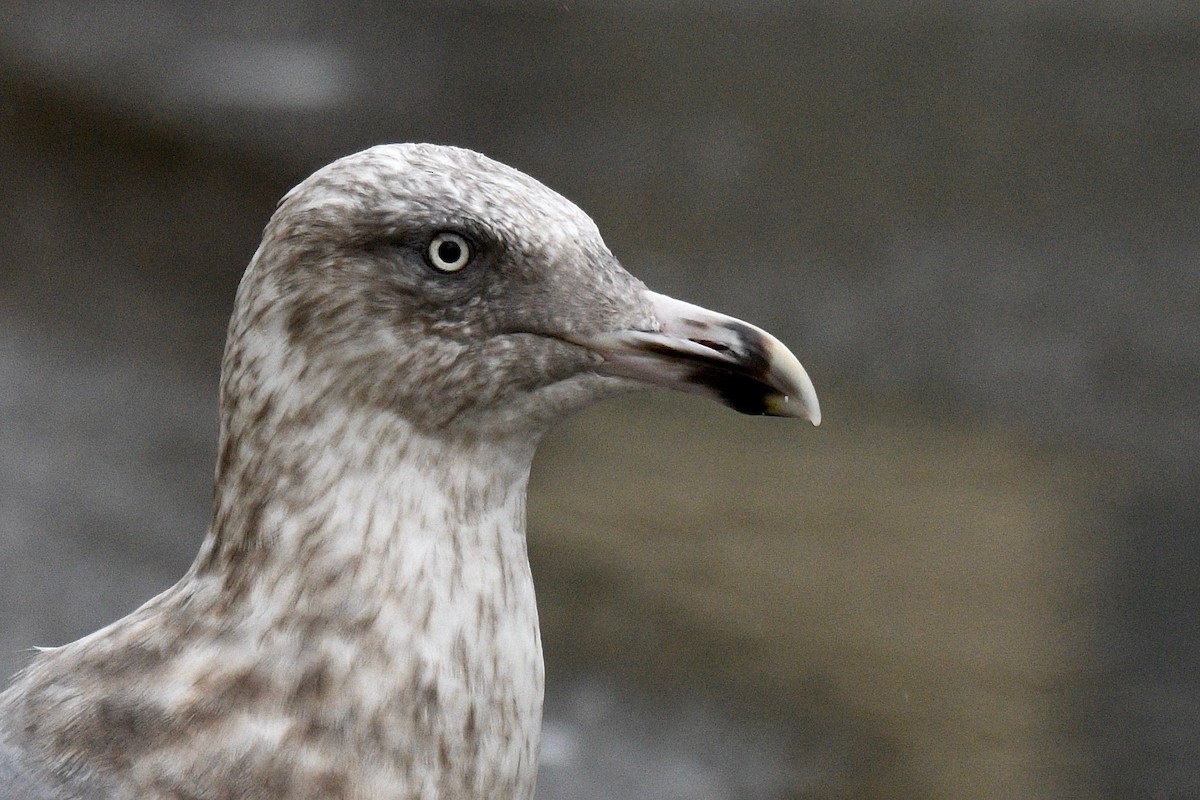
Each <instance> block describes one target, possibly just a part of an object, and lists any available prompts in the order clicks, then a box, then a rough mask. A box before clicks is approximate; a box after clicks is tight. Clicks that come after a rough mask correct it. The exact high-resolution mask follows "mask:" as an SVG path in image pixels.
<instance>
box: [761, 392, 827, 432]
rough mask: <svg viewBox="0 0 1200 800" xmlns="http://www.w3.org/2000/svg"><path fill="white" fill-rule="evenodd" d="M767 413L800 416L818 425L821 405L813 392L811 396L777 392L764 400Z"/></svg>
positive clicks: (774, 415) (776, 415)
mask: <svg viewBox="0 0 1200 800" xmlns="http://www.w3.org/2000/svg"><path fill="white" fill-rule="evenodd" d="M766 406H767V409H766V410H767V414H768V415H770V416H772V417H802V418H804V419H807V420H808V421H809V422H811V423H812V424H813V427H814V428H815V427H818V426H819V425H820V424H821V407H820V405H818V404H817V398H816V395H815V393H814V394H813V395H812V396H811V397H792V396H791V395H786V394H777V395H775V396H774V397H771V398H769V399H768V400H767V402H766Z"/></svg>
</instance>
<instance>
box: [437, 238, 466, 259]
mask: <svg viewBox="0 0 1200 800" xmlns="http://www.w3.org/2000/svg"><path fill="white" fill-rule="evenodd" d="M437 252H438V258H440V259H441V260H442V261H443V262H445V263H446V264H457V263H458V259H460V258H462V247H460V246H459V244H458V242H442V243H441V244H439V245H438V251H437Z"/></svg>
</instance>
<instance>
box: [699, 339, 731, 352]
mask: <svg viewBox="0 0 1200 800" xmlns="http://www.w3.org/2000/svg"><path fill="white" fill-rule="evenodd" d="M691 341H693V342H695V343H696V344H702V345H704V346H705V347H707V348H708V349H709V350H716V351H717V352H718V353H728V352H729V351H730V347H729V345H727V344H721V343H720V342H714V341H713V340H712V339H692V340H691Z"/></svg>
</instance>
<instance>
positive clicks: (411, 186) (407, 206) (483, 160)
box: [276, 144, 600, 249]
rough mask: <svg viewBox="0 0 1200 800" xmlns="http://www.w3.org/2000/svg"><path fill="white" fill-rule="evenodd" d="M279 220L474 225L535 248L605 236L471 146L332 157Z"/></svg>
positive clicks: (570, 206) (379, 149)
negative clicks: (336, 158)
mask: <svg viewBox="0 0 1200 800" xmlns="http://www.w3.org/2000/svg"><path fill="white" fill-rule="evenodd" d="M276 217H277V218H280V217H283V218H289V219H291V220H295V221H301V220H303V221H305V222H309V223H316V224H321V223H325V224H333V225H337V226H339V227H341V228H343V229H345V228H347V227H348V226H349V227H352V226H353V225H354V223H356V222H361V223H367V224H374V225H383V226H386V225H390V224H399V223H403V222H406V221H409V222H431V223H455V222H474V223H477V224H482V225H485V226H486V227H488V228H489V229H491V230H492V231H494V232H495V233H496V234H497V235H499V236H501V237H503V238H505V239H508V240H511V241H521V242H524V243H525V244H526V245H528V246H529V247H530V248H533V249H546V248H553V247H554V246H555V245H556V244H559V243H562V244H565V243H568V242H577V243H579V242H589V241H599V240H600V232H599V231H598V230H597V228H596V225H595V223H594V222H592V220H591V218H590V217H588V216H587V214H585V213H584V212H583V211H582V210H580V209H579V207H578V206H576V205H575V204H574V203H572V202H571V201H570V200H568V199H567V198H565V197H563V196H562V195H560V194H558V193H557V192H555V191H553V190H551V189H549V188H547V187H546V186H544V185H543V184H541V183H539V182H538V181H536V180H534V179H533V178H531V177H529V176H528V175H525V174H524V173H522V172H519V171H517V170H515V169H513V168H511V167H508V166H506V165H504V164H501V163H499V162H496V161H493V160H491V159H490V158H487V157H486V156H483V155H480V154H479V153H475V152H473V151H470V150H464V149H461V148H456V147H438V146H431V145H420V144H388V145H378V146H376V147H372V148H370V149H368V150H364V151H362V152H359V153H355V154H354V155H350V156H346V157H345V158H341V159H338V160H337V161H334V162H333V163H332V164H329V165H328V166H326V167H324V168H323V169H321V170H318V171H317V172H316V173H314V174H313V175H312V176H311V177H309V178H308V179H307V180H305V181H304V182H303V183H301V184H299V185H298V186H296V187H295V188H294V189H292V190H291V191H290V192H289V193H288V194H287V195H286V196H285V197H284V198H283V200H282V201H281V202H280V213H279V214H277V215H276Z"/></svg>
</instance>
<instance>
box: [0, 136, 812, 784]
mask: <svg viewBox="0 0 1200 800" xmlns="http://www.w3.org/2000/svg"><path fill="white" fill-rule="evenodd" d="M439 237H441V238H439ZM439 242H441V243H442V244H441V245H439V244H438V243H439ZM446 242H449V245H446V244H445V243H446ZM438 247H448V249H441V250H439V249H438ZM456 259H458V262H457V263H455V264H453V265H451V266H452V267H453V268H452V269H443V267H444V266H446V265H447V263H448V262H451V261H455V260H456ZM643 384H660V385H667V386H671V387H674V388H679V389H685V390H688V391H699V392H703V393H707V394H711V395H714V396H716V397H717V398H718V399H721V400H723V401H724V402H726V403H728V404H730V405H732V406H734V407H736V408H738V409H739V410H745V411H751V412H756V413H775V414H784V415H803V416H809V417H810V418H812V419H813V420H814V421H816V420H817V419H818V415H819V412H818V411H817V407H816V400H815V395H813V394H812V389H811V384H810V383H808V380H807V376H805V375H804V373H803V369H802V368H801V367H800V365H799V363H798V362H796V361H795V359H794V357H792V356H791V354H790V353H788V352H787V351H786V349H784V348H783V347H782V345H779V344H778V342H777V341H776V340H774V339H773V338H771V337H769V336H768V335H767V334H765V333H763V332H762V331H759V330H758V329H756V328H753V327H751V326H748V325H746V324H745V323H740V322H738V321H736V320H731V319H729V318H727V317H721V316H720V315H715V314H713V313H712V312H707V311H705V310H703V309H698V308H696V307H694V306H688V305H686V304H683V303H679V302H678V301H672V300H670V299H669V298H664V297H662V296H660V295H655V294H653V293H651V292H648V291H647V290H646V289H645V287H644V286H643V285H642V284H641V283H640V282H639V281H637V280H636V279H635V278H633V277H632V276H630V275H629V274H628V273H627V272H625V271H624V270H623V269H622V268H621V267H620V265H619V264H618V263H617V262H616V260H615V259H614V258H613V256H612V255H611V254H610V253H609V251H608V250H607V248H606V247H605V246H604V244H603V241H602V240H601V238H600V235H599V233H598V232H597V231H596V229H595V226H594V225H593V224H592V222H591V220H590V219H588V218H587V216H586V215H584V214H583V213H582V212H581V211H579V209H577V208H576V207H575V206H574V205H572V204H571V203H569V202H568V201H567V200H565V199H563V198H562V197H560V196H559V195H557V194H555V193H553V192H551V191H550V190H548V189H546V188H545V187H544V186H542V185H541V184H539V183H537V182H536V181H534V180H533V179H531V178H529V177H527V176H525V175H523V174H521V173H519V172H517V171H515V170H512V169H510V168H508V167H504V166H502V165H500V164H497V163H495V162H493V161H490V160H488V159H486V158H484V157H482V156H480V155H478V154H476V153H472V152H470V151H465V150H459V149H454V148H445V147H435V146H430V145H389V146H382V147H377V148H372V149H371V150H367V151H364V152H362V153H358V154H356V155H353V156H349V157H347V158H345V159H342V160H340V161H337V162H335V163H334V164H331V165H330V166H328V167H326V168H325V169H323V170H321V171H319V172H317V173H316V174H315V175H313V176H312V177H311V178H309V179H308V180H307V181H305V182H304V183H302V184H301V185H300V186H298V187H297V188H296V189H294V190H293V191H292V192H290V193H289V194H288V195H287V196H286V197H285V198H284V199H283V201H282V202H281V203H280V206H279V209H278V210H277V212H276V214H275V215H274V216H273V217H272V219H271V222H270V223H269V224H268V226H267V228H266V231H265V233H264V236H263V242H262V245H261V247H260V248H259V250H258V252H257V253H256V254H255V257H254V259H253V261H252V262H251V264H250V267H249V268H248V269H247V271H246V275H245V277H244V278H243V281H242V284H241V287H240V288H239V291H238V296H237V301H236V304H235V308H234V312H233V318H232V321H231V323H230V329H229V338H228V343H227V346H226V351H225V358H224V363H223V371H222V382H221V418H220V422H221V432H220V443H219V455H218V462H217V468H216V476H215V491H214V501H213V515H212V523H211V526H210V528H209V531H208V534H207V536H206V537H205V539H204V543H203V545H202V547H201V549H200V553H199V555H198V556H197V558H196V560H195V562H194V563H193V565H192V567H191V569H190V570H189V571H188V573H187V574H186V575H185V576H184V577H183V578H182V579H181V580H180V582H179V583H177V584H176V585H175V586H173V587H172V588H170V589H168V590H167V591H166V592H164V593H163V594H161V595H159V596H158V597H156V598H154V599H152V600H150V601H149V602H147V603H146V604H145V605H144V606H142V607H141V608H139V609H138V610H137V611H135V612H134V613H133V614H131V615H129V616H128V617H126V618H124V619H122V620H119V621H117V622H115V623H113V624H112V625H110V626H108V627H107V628H104V629H102V630H100V631H98V632H96V633H94V634H92V635H90V636H88V637H85V638H84V639H81V640H79V641H77V642H73V643H71V644H68V645H65V646H63V647H59V648H53V649H49V650H45V651H44V652H42V653H41V654H39V655H38V656H37V657H36V658H35V659H34V660H33V663H32V664H31V665H30V666H29V667H28V669H26V670H25V671H24V672H23V673H22V674H21V675H19V676H18V678H17V679H16V680H15V682H14V683H13V685H12V687H10V688H9V689H8V690H7V691H6V692H4V694H3V695H0V797H2V798H7V797H13V798H15V797H22V798H31V799H36V798H47V799H49V798H54V799H55V800H67V799H68V798H78V799H79V800H83V799H84V798H88V799H90V798H130V799H132V798H139V800H143V799H146V798H206V799H209V800H218V799H219V798H220V799H223V798H251V797H253V798H259V797H261V798H268V797H288V798H331V797H332V798H364V799H365V798H446V799H447V800H451V799H457V798H529V797H531V796H532V794H533V788H534V782H535V776H536V766H537V764H536V762H537V748H538V735H539V729H540V717H541V702H542V680H543V670H542V660H541V645H540V641H539V634H538V625H537V609H536V605H535V603H534V595H533V583H532V579H531V577H530V573H529V564H528V559H527V557H526V552H525V539H524V517H525V508H524V504H525V488H526V482H527V477H528V471H529V464H530V461H531V459H532V456H533V451H534V448H535V446H536V444H537V441H538V439H539V438H540V436H541V435H542V433H543V431H544V430H545V429H546V427H547V426H548V425H549V424H551V423H552V422H553V421H554V420H556V419H558V418H560V417H561V416H562V415H564V414H566V413H568V412H570V411H571V410H573V409H575V408H578V407H580V406H581V405H583V404H586V403H588V402H591V401H593V400H595V399H597V398H599V397H602V396H605V395H607V394H611V393H614V392H618V391H624V390H627V389H629V388H633V387H635V386H637V385H643ZM789 403H790V404H789Z"/></svg>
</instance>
